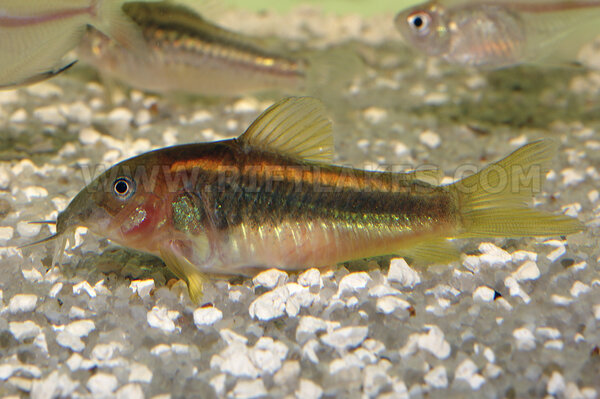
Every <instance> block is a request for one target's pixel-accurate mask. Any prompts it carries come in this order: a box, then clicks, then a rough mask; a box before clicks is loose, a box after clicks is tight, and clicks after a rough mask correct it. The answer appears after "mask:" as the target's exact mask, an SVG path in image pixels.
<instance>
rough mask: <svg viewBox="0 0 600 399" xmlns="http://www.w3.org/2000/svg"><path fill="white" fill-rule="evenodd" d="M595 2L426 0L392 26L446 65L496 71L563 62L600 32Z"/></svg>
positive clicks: (574, 56) (599, 11) (599, 14)
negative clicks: (523, 65) (526, 64)
mask: <svg viewBox="0 0 600 399" xmlns="http://www.w3.org/2000/svg"><path fill="white" fill-rule="evenodd" d="M599 17H600V1H597V0H483V1H476V0H449V1H444V0H441V1H430V2H427V3H423V4H420V5H417V6H414V7H411V8H409V9H407V10H404V11H402V12H400V13H399V14H398V15H397V16H396V19H395V24H396V27H397V28H398V30H399V31H400V33H401V34H402V36H403V37H404V39H405V40H406V42H407V43H408V44H409V45H411V46H412V47H414V48H415V49H417V50H419V51H421V52H423V53H425V54H427V55H430V56H436V57H440V58H442V59H444V60H446V61H448V62H450V63H453V64H458V65H465V66H474V67H482V68H488V69H497V68H503V67H509V66H513V65H518V64H522V63H537V62H545V63H547V64H550V65H566V64H570V63H574V62H576V61H577V53H578V52H579V50H580V49H581V47H582V46H583V45H584V44H586V43H588V42H589V41H591V40H592V39H593V38H594V37H595V36H597V35H598V34H600V26H599V25H598V24H597V22H596V21H597V19H598V18H599Z"/></svg>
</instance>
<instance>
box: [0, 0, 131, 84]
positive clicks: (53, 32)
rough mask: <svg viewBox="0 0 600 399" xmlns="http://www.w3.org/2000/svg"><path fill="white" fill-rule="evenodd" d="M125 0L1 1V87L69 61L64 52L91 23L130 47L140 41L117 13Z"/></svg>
mask: <svg viewBox="0 0 600 399" xmlns="http://www.w3.org/2000/svg"><path fill="white" fill-rule="evenodd" d="M124 1H126V0H2V1H0V89H2V88H13V87H16V86H21V85H27V84H31V83H35V82H39V81H41V80H45V79H48V78H51V77H53V76H55V75H57V74H58V73H60V72H62V71H64V70H65V69H68V68H69V67H70V66H71V65H73V63H74V62H73V60H66V59H65V55H66V54H67V52H69V51H70V50H71V49H73V48H74V47H76V46H77V44H78V42H79V40H80V39H81V38H82V37H83V35H84V33H85V31H86V26H88V25H92V26H94V27H95V28H96V29H98V30H99V31H101V32H103V33H104V34H105V35H107V36H109V37H111V38H113V39H114V40H115V41H117V42H118V43H121V44H122V45H123V46H125V47H127V48H129V49H136V48H139V47H140V46H141V45H142V44H143V40H142V38H141V34H140V32H139V31H138V29H137V27H136V26H135V24H133V23H132V22H131V21H130V20H129V19H128V18H127V16H125V14H124V13H123V12H122V10H121V6H122V5H123V3H124Z"/></svg>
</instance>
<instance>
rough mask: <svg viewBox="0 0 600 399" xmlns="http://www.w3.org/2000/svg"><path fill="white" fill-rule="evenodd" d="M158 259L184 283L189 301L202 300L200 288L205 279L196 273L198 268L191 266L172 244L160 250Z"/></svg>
mask: <svg viewBox="0 0 600 399" xmlns="http://www.w3.org/2000/svg"><path fill="white" fill-rule="evenodd" d="M160 257H161V259H162V260H163V261H164V262H165V264H166V265H167V267H168V268H169V270H171V271H172V272H173V273H174V274H175V275H176V276H177V277H179V278H180V279H182V280H183V281H185V282H186V284H187V286H188V292H189V294H190V299H191V300H192V302H194V303H196V304H197V303H198V302H200V299H202V287H203V285H204V280H205V279H206V277H205V276H204V274H203V273H201V272H200V271H198V267H197V266H195V265H194V264H192V263H191V262H190V261H189V260H188V259H187V258H186V257H185V256H184V255H183V254H181V253H180V252H179V251H178V250H177V249H176V245H173V244H172V243H171V244H170V245H168V246H165V247H162V248H161V249H160Z"/></svg>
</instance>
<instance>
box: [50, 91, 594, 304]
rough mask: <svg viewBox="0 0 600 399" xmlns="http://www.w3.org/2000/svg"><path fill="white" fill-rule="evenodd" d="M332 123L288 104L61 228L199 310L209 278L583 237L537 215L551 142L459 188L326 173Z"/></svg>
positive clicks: (85, 208) (143, 170)
mask: <svg viewBox="0 0 600 399" xmlns="http://www.w3.org/2000/svg"><path fill="white" fill-rule="evenodd" d="M332 143H333V140H332V132H331V123H330V121H329V119H328V118H327V117H326V115H325V114H324V111H323V107H322V104H321V103H320V102H319V101H318V100H316V99H314V98H309V97H303V98H287V99H284V100H282V101H280V102H279V103H277V104H275V105H273V106H272V107H271V108H269V109H268V110H266V111H265V112H264V113H263V114H262V115H261V116H260V117H258V119H256V121H254V123H253V124H252V125H251V126H250V127H249V128H248V129H247V130H246V132H245V133H244V134H242V135H241V136H240V137H239V138H237V139H231V140H225V141H218V142H214V143H208V144H207V143H203V144H189V145H180V146H174V147H168V148H164V149H160V150H156V151H153V152H148V153H145V154H142V155H140V156H137V157H134V158H131V159H129V160H126V161H123V162H121V163H119V164H117V165H115V166H113V167H112V168H110V169H108V170H107V171H106V172H105V173H104V174H102V175H100V176H99V177H98V178H97V179H95V180H94V181H93V182H92V183H90V184H89V185H88V186H87V187H85V188H84V189H83V190H82V191H81V192H80V193H79V194H78V195H77V196H76V197H75V198H74V199H73V200H72V202H71V203H70V204H69V206H68V207H67V208H66V209H65V210H64V211H63V212H62V213H60V214H59V216H58V219H57V224H56V231H57V233H56V234H55V235H54V236H51V237H49V238H46V239H44V240H42V241H41V242H44V241H48V240H52V239H54V238H56V237H60V238H61V244H60V245H59V247H58V252H59V253H62V251H63V250H64V237H65V233H67V232H69V231H72V230H73V229H74V228H75V227H76V226H85V227H87V228H88V229H89V231H91V232H94V233H96V234H99V235H101V236H103V237H107V238H109V239H110V240H112V241H114V242H116V243H119V244H121V245H124V246H127V247H131V248H135V249H137V250H141V251H145V252H148V253H150V254H154V255H157V256H159V257H160V258H162V260H163V261H164V262H165V263H166V265H167V266H168V267H169V269H170V270H172V271H173V272H174V273H175V274H176V275H177V276H178V277H180V278H181V279H183V280H184V281H185V282H186V283H187V285H188V288H189V292H190V297H191V298H192V300H194V301H197V300H198V299H199V298H200V297H201V294H202V282H203V280H204V278H205V277H204V276H205V274H206V273H208V274H217V275H251V274H252V273H255V272H256V271H259V270H262V269H266V268H272V267H276V268H280V269H284V270H302V269H306V268H310V267H329V266H334V265H336V264H338V263H340V262H345V261H349V260H352V259H359V258H365V257H372V256H376V255H383V254H401V255H405V256H409V257H412V258H413V259H415V260H421V261H425V262H437V263H445V262H449V261H451V260H454V259H456V258H457V257H458V255H459V254H458V252H457V250H456V249H454V248H453V247H452V246H451V245H450V243H449V242H448V239H449V238H466V237H521V236H558V235H565V234H571V233H575V232H578V231H580V230H581V229H582V224H581V223H580V222H579V221H578V220H577V219H573V218H570V217H567V216H564V215H553V214H550V213H545V212H542V211H538V210H535V209H532V208H530V207H528V205H527V200H529V199H530V197H531V196H532V193H533V192H534V191H535V190H538V189H539V188H540V187H539V185H540V184H541V181H542V180H543V176H544V171H543V165H544V164H547V163H548V162H549V160H550V159H551V157H552V156H553V154H554V151H555V150H556V148H555V146H554V145H553V143H552V142H551V141H548V140H540V141H536V142H533V143H530V144H527V145H525V146H523V147H521V148H520V149H518V150H516V151H515V152H514V153H512V154H511V155H509V156H508V157H506V158H504V159H503V160H501V161H499V162H496V163H494V164H492V165H490V166H488V167H487V168H485V169H483V170H482V171H480V172H479V173H478V174H475V175H472V176H469V177H466V178H465V179H462V180H460V181H458V182H456V183H454V184H450V185H443V186H438V185H432V184H428V183H426V182H424V181H422V180H420V179H419V177H420V176H419V174H416V173H408V174H403V173H391V172H371V171H365V170H360V169H353V168H348V167H341V166H334V165H332V164H330V160H331V155H332V153H333V145H332Z"/></svg>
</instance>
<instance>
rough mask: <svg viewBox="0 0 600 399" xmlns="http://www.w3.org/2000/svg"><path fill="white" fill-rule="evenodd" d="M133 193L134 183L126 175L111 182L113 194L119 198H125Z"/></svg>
mask: <svg viewBox="0 0 600 399" xmlns="http://www.w3.org/2000/svg"><path fill="white" fill-rule="evenodd" d="M134 193H135V183H134V182H133V180H131V179H130V178H128V177H119V178H118V179H117V180H115V182H114V183H113V194H114V195H115V196H116V197H117V198H118V199H120V200H127V199H129V198H131V196H132V195H133V194H134Z"/></svg>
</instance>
